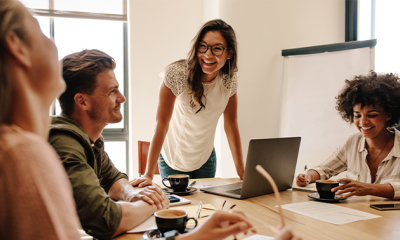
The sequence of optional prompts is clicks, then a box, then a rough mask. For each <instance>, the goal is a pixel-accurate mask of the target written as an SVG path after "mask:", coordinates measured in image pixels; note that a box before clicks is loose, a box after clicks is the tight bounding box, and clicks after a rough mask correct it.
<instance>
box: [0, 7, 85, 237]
mask: <svg viewBox="0 0 400 240" xmlns="http://www.w3.org/2000/svg"><path fill="white" fill-rule="evenodd" d="M0 52H1V54H0V142H1V144H0V192H1V196H0V206H1V210H0V239H65V240H69V239H80V236H79V233H78V227H79V219H78V216H77V214H76V210H75V205H74V199H73V198H72V188H71V184H70V183H69V181H68V178H67V175H66V173H65V171H64V169H63V167H62V165H61V163H60V161H59V159H58V157H57V154H56V153H55V152H54V150H53V148H52V147H51V146H50V145H49V144H48V143H47V136H48V127H49V126H48V125H49V109H50V105H51V103H52V102H53V100H54V99H55V97H56V96H57V94H58V93H60V92H61V91H62V90H63V89H64V83H63V80H62V79H61V71H60V67H59V63H58V54H57V48H56V46H55V45H54V43H53V42H52V41H51V40H50V39H48V38H47V37H46V36H45V35H43V33H42V32H41V30H40V27H39V24H38V22H37V21H36V19H35V18H33V17H32V15H31V14H30V13H29V12H28V11H27V9H26V8H25V7H24V6H23V5H22V4H21V3H19V2H18V1H13V0H1V1H0Z"/></svg>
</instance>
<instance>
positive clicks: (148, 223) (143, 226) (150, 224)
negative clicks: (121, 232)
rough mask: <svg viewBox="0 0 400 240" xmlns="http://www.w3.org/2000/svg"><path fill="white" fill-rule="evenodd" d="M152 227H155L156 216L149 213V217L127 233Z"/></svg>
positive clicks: (144, 230)
mask: <svg viewBox="0 0 400 240" xmlns="http://www.w3.org/2000/svg"><path fill="white" fill-rule="evenodd" d="M154 229H157V225H156V217H154V215H151V217H149V218H148V219H147V220H146V221H144V222H142V224H140V225H139V226H137V227H135V228H132V229H131V230H129V231H127V233H139V232H146V231H150V230H154Z"/></svg>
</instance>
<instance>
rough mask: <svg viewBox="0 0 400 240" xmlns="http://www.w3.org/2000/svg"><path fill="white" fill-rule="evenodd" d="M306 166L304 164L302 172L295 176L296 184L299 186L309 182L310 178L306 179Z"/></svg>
mask: <svg viewBox="0 0 400 240" xmlns="http://www.w3.org/2000/svg"><path fill="white" fill-rule="evenodd" d="M307 171H308V168H307V165H305V166H304V173H300V174H299V175H298V176H297V177H296V184H297V186H299V187H305V186H307V185H308V184H309V183H310V180H309V179H308V173H307Z"/></svg>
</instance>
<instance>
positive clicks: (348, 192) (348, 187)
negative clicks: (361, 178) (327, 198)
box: [331, 178, 374, 198]
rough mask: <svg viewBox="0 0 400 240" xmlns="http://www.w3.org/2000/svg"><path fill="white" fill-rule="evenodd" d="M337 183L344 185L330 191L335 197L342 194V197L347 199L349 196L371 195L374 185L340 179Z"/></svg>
mask: <svg viewBox="0 0 400 240" xmlns="http://www.w3.org/2000/svg"><path fill="white" fill-rule="evenodd" d="M337 181H338V182H343V183H346V184H342V185H339V186H338V187H335V188H332V190H331V191H332V192H336V195H339V194H344V195H342V196H343V197H344V198H348V197H351V196H365V195H373V187H374V185H373V184H371V183H363V182H358V181H354V180H351V179H348V178H341V179H338V180H337Z"/></svg>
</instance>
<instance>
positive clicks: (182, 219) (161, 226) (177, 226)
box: [154, 209, 197, 235]
mask: <svg viewBox="0 0 400 240" xmlns="http://www.w3.org/2000/svg"><path fill="white" fill-rule="evenodd" d="M154 216H155V217H156V224H157V228H158V230H159V231H160V233H161V234H162V235H164V233H165V232H168V231H171V230H177V231H179V232H180V233H184V232H185V228H186V223H187V222H188V221H189V220H194V221H195V226H194V227H196V226H197V220H196V219H195V218H188V212H187V211H186V210H181V209H164V210H160V211H157V212H155V213H154Z"/></svg>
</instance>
